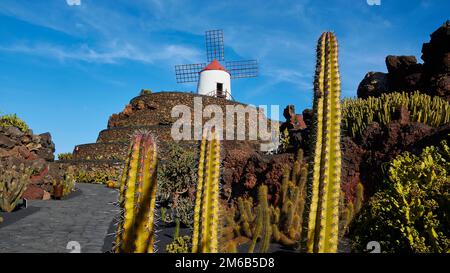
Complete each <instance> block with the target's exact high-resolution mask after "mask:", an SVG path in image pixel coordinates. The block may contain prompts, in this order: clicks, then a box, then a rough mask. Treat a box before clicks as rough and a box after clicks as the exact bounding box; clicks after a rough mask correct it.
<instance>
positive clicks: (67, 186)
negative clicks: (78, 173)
mask: <svg viewBox="0 0 450 273" xmlns="http://www.w3.org/2000/svg"><path fill="white" fill-rule="evenodd" d="M61 182H62V184H63V185H64V190H63V196H68V195H69V194H71V193H72V192H73V191H74V190H75V184H76V180H75V170H74V167H72V166H69V167H68V168H67V170H66V173H65V174H64V177H63V180H62V181H61Z"/></svg>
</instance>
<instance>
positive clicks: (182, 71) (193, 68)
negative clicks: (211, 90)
mask: <svg viewBox="0 0 450 273" xmlns="http://www.w3.org/2000/svg"><path fill="white" fill-rule="evenodd" d="M205 66H206V64H205V63H199V64H180V65H176V66H175V77H176V78H177V83H185V82H196V81H198V77H199V73H200V71H202V69H203V68H204V67H205Z"/></svg>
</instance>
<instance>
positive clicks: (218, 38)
mask: <svg viewBox="0 0 450 273" xmlns="http://www.w3.org/2000/svg"><path fill="white" fill-rule="evenodd" d="M205 38H206V39H205V45H206V60H207V61H208V63H210V62H212V60H214V59H216V60H218V61H219V62H223V61H224V60H225V46H224V42H223V30H221V29H216V30H208V31H206V32H205Z"/></svg>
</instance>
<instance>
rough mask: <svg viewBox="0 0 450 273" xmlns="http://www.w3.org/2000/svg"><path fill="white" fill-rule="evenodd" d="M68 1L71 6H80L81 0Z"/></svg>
mask: <svg viewBox="0 0 450 273" xmlns="http://www.w3.org/2000/svg"><path fill="white" fill-rule="evenodd" d="M66 3H67V5H69V6H80V5H81V0H66Z"/></svg>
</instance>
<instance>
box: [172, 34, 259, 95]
mask: <svg viewBox="0 0 450 273" xmlns="http://www.w3.org/2000/svg"><path fill="white" fill-rule="evenodd" d="M205 37H206V58H207V61H208V64H206V63H198V64H182V65H176V66H175V76H176V78H177V82H178V83H186V82H198V84H197V93H198V94H201V95H207V96H214V97H219V98H226V99H232V96H231V79H238V78H252V77H257V76H258V62H257V61H256V60H246V61H229V62H225V65H222V64H221V63H220V62H224V61H225V56H224V55H225V54H224V43H223V31H222V30H209V31H206V34H205Z"/></svg>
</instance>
